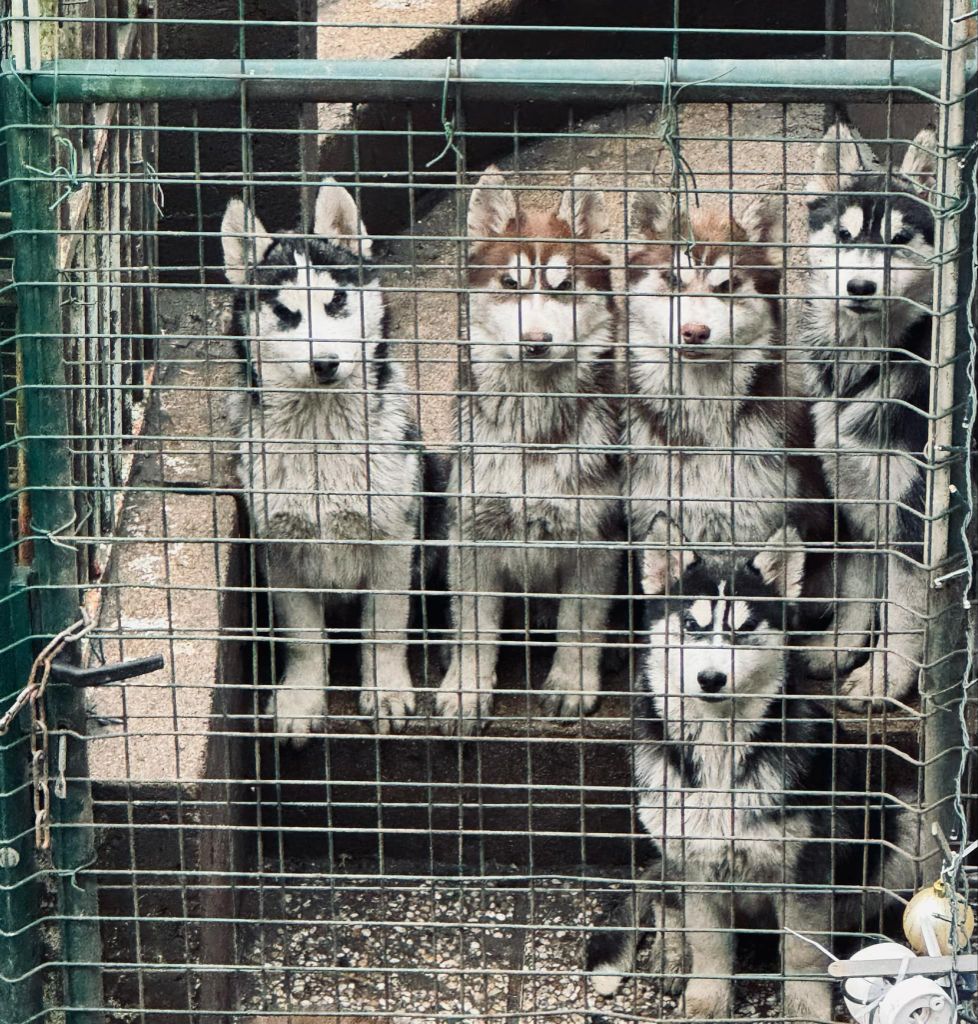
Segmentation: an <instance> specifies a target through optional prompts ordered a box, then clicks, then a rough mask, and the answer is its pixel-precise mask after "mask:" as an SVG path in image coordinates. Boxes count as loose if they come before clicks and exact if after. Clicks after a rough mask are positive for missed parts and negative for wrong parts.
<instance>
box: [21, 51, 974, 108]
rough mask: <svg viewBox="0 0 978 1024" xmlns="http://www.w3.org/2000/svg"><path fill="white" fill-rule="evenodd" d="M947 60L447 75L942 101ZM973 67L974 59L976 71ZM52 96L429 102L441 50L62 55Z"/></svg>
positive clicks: (483, 90)
mask: <svg viewBox="0 0 978 1024" xmlns="http://www.w3.org/2000/svg"><path fill="white" fill-rule="evenodd" d="M941 67H942V62H941V61H940V60H897V61H893V62H890V61H888V60H792V61H785V60H738V61H735V60H677V61H674V62H672V68H671V69H668V63H667V62H666V61H663V60H466V61H465V62H464V63H463V64H462V65H461V67H460V68H459V67H458V66H455V67H453V68H452V74H451V75H450V76H449V82H450V84H452V85H453V86H455V87H456V88H457V89H458V90H459V91H460V93H461V96H462V98H463V99H465V100H480V101H517V100H519V101H530V100H549V101H552V102H560V103H578V102H580V103H587V102H590V103H612V102H614V103H626V102H627V103H641V102H654V101H656V100H659V99H661V98H662V90H663V86H664V85H665V84H666V82H667V75H668V81H669V83H670V84H671V87H672V90H673V94H674V95H675V93H676V92H677V91H678V90H679V89H681V90H682V92H681V96H682V99H683V102H709V103H717V102H744V101H762V100H772V99H775V100H777V101H778V102H789V101H800V100H825V99H828V98H831V97H832V96H836V95H838V94H839V92H840V90H844V91H845V94H846V97H847V98H848V99H849V100H850V101H853V100H859V101H861V102H864V103H866V102H868V103H873V102H880V103H882V102H885V101H887V100H890V99H893V100H894V101H897V102H904V103H910V102H917V103H919V102H921V100H930V101H934V102H936V100H937V98H938V97H939V96H940V94H941ZM974 74H975V68H974V65H973V64H972V65H971V66H970V67H969V71H968V79H969V81H973V79H974ZM25 78H27V79H28V80H29V81H30V83H31V87H32V89H33V92H34V95H35V96H36V97H37V98H38V99H39V100H41V101H42V102H43V103H51V102H52V101H53V100H54V97H55V95H57V98H58V100H59V101H62V102H66V103H78V102H81V103H93V102H94V103H103V102H110V101H120V102H121V101H126V100H132V101H158V102H164V101H181V102H194V103H204V102H210V101H222V100H223V101H232V100H235V99H237V98H238V96H239V90H240V83H241V82H245V83H246V88H247V93H248V96H249V98H252V99H263V100H302V101H306V102H319V103H325V102H356V101H368V100H384V101H389V102H401V103H406V102H415V101H428V102H433V101H436V100H439V99H440V98H441V95H442V92H443V90H444V88H445V62H444V61H443V60H413V59H403V60H401V59H398V60H322V61H321V60H246V61H236V60H61V61H58V62H57V63H56V64H55V62H50V61H49V62H47V63H46V64H44V65H43V66H42V67H41V68H40V69H39V70H38V71H36V72H34V73H32V74H31V75H30V76H25Z"/></svg>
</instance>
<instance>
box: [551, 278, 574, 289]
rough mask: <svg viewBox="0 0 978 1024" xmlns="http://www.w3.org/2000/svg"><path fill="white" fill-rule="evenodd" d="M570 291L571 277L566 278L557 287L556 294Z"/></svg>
mask: <svg viewBox="0 0 978 1024" xmlns="http://www.w3.org/2000/svg"><path fill="white" fill-rule="evenodd" d="M570 290H571V279H570V278H569V277H565V278H564V280H563V281H561V282H560V284H559V285H557V287H556V288H554V291H555V292H569V291H570Z"/></svg>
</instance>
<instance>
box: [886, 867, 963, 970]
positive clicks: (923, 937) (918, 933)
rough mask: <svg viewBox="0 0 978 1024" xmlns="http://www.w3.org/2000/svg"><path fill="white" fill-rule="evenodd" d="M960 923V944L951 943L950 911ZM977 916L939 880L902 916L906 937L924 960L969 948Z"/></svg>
mask: <svg viewBox="0 0 978 1024" xmlns="http://www.w3.org/2000/svg"><path fill="white" fill-rule="evenodd" d="M952 905H953V906H954V911H955V919H956V922H957V926H958V928H957V931H958V934H957V941H956V942H955V943H954V944H953V947H954V948H952V943H951V909H952ZM974 930H975V915H974V913H973V912H972V910H971V907H969V906H968V903H967V901H966V900H965V899H964V897H963V896H961V895H959V894H958V893H956V892H955V891H954V890H953V889H951V888H950V887H948V886H947V885H945V884H944V883H943V882H942V881H940V880H938V881H936V882H935V883H934V884H933V885H928V886H927V887H926V888H924V889H921V890H920V891H919V892H918V893H916V894H915V895H914V897H913V899H911V901H910V902H909V903H908V904H907V906H906V909H905V910H904V912H903V933H904V935H906V937H907V942H909V943H910V945H911V946H912V947H913V949H914V951H915V952H916V953H919V954H921V956H924V955H927V956H950V955H951V954H952V953H956V952H960V951H961V950H962V949H964V948H965V947H966V946H967V945H968V940H969V939H970V938H971V934H972V932H973V931H974Z"/></svg>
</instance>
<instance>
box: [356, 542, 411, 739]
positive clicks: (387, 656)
mask: <svg viewBox="0 0 978 1024" xmlns="http://www.w3.org/2000/svg"><path fill="white" fill-rule="evenodd" d="M411 554H412V545H411V544H408V543H405V544H403V545H401V544H397V545H394V544H391V545H383V546H379V545H378V546H377V547H374V548H372V549H371V552H370V566H371V571H370V581H371V582H370V586H369V587H368V589H367V593H366V596H365V597H364V601H363V648H362V650H363V657H362V662H363V678H362V681H361V684H360V713H361V714H364V715H370V716H372V717H375V718H376V720H377V731H378V732H381V733H387V732H390V731H391V729H393V730H395V731H397V730H399V729H402V728H403V727H404V725H405V723H406V720H407V716H408V715H410V714H412V713H413V712H414V688H413V684H412V682H411V670H410V667H409V663H408V643H407V639H408V638H407V627H408V616H409V615H410V611H411V595H410V586H411Z"/></svg>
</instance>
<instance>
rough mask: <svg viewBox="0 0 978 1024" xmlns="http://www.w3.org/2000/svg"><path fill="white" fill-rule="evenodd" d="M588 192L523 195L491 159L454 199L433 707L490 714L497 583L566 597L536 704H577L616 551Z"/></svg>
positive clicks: (454, 722) (607, 369)
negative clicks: (464, 390) (451, 395)
mask: <svg viewBox="0 0 978 1024" xmlns="http://www.w3.org/2000/svg"><path fill="white" fill-rule="evenodd" d="M607 225H608V221H607V214H606V211H605V207H604V201H603V198H602V196H601V193H600V192H598V191H595V190H594V189H593V187H592V186H591V184H590V181H589V179H587V178H586V177H584V176H578V177H577V178H576V179H575V182H574V187H573V188H572V189H571V190H570V191H568V192H566V193H565V194H564V195H563V198H562V200H561V202H560V204H559V207H558V208H557V209H554V210H549V211H541V210H533V209H529V208H526V207H523V206H521V205H520V204H518V203H517V200H516V198H515V197H514V195H513V193H512V192H511V191H510V190H509V189H507V188H506V187H505V181H504V179H503V177H502V175H501V174H500V173H499V172H498V171H497V170H496V169H495V168H489V169H488V170H487V171H486V173H485V174H484V175H483V176H482V177H481V178H480V180H479V182H478V184H477V186H476V188H475V189H474V191H473V193H472V197H471V201H470V203H469V210H468V233H469V260H468V264H469V277H468V280H469V287H470V294H469V298H470V313H469V344H468V347H467V348H468V358H467V372H468V378H469V383H468V390H469V391H470V392H471V394H463V395H462V396H461V398H460V422H461V427H462V434H461V440H462V445H461V450H460V453H459V457H458V458H457V459H456V461H455V465H454V470H453V473H452V478H451V485H450V487H449V494H450V498H449V503H450V506H451V508H450V512H451V513H452V519H451V523H452V525H451V527H450V541H451V543H450V547H449V572H450V582H451V591H452V593H453V595H454V613H455V626H456V629H457V630H458V632H459V640H460V643H461V653H453V657H452V660H451V663H450V666H449V668H448V672H447V674H446V676H445V678H444V680H443V682H442V686H441V689H440V691H439V693H438V695H437V701H436V709H437V714H438V715H439V716H441V718H442V722H443V724H444V726H445V727H446V728H448V729H452V728H457V729H459V730H460V731H471V730H473V729H475V728H477V726H478V720H479V718H480V717H485V716H486V715H488V714H489V711H490V707H491V702H492V693H493V688H494V686H495V681H496V670H495V666H496V644H497V637H498V634H499V630H500V626H501V622H502V609H503V598H504V596H505V595H506V594H507V593H509V594H512V593H519V594H534V593H536V594H540V593H542V594H549V595H556V594H561V593H563V594H564V595H566V596H565V597H563V598H562V599H561V600H560V602H559V610H558V616H557V634H558V647H557V652H556V655H555V657H554V661H553V665H552V667H551V669H550V672H549V675H548V677H547V681H546V684H545V685H546V688H547V689H548V690H549V691H550V699H549V701H548V703H549V705H550V707H551V708H552V709H553V710H554V711H556V712H560V713H562V714H566V715H574V714H580V713H585V712H588V711H590V710H591V709H592V708H593V706H594V705H595V703H596V701H597V695H598V691H599V688H600V680H599V675H598V669H599V659H600V651H601V647H600V645H601V643H602V641H603V639H604V635H605V629H606V626H607V619H608V612H609V608H610V596H611V595H612V594H613V593H614V590H613V588H614V587H615V586H616V574H617V569H618V566H619V564H620V555H619V553H618V552H617V551H615V550H613V549H611V548H602V547H601V546H599V545H600V544H601V542H608V541H613V540H615V539H617V538H619V537H620V532H618V531H619V529H620V528H619V526H618V516H619V511H620V505H619V497H618V492H619V474H618V462H617V456H616V455H615V453H614V450H613V447H614V446H616V445H617V444H618V443H619V440H620V427H619V424H618V419H617V414H616V408H615V404H614V401H613V398H612V397H611V396H612V395H613V394H614V393H615V391H616V375H615V363H614V352H613V343H614V330H615V313H614V307H613V303H612V298H611V275H610V269H609V264H610V259H609V257H608V255H607V253H606V252H605V250H604V248H603V247H602V245H601V239H602V238H603V237H604V236H605V235H606V233H607Z"/></svg>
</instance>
